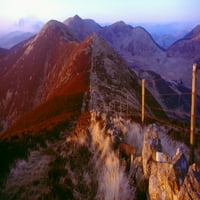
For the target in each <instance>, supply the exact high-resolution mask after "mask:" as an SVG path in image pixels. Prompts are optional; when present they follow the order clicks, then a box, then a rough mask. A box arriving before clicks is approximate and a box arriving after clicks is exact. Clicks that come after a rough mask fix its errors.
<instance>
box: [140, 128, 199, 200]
mask: <svg viewBox="0 0 200 200" xmlns="http://www.w3.org/2000/svg"><path fill="white" fill-rule="evenodd" d="M143 144H144V145H143V150H142V165H143V166H142V167H143V173H144V177H145V179H146V181H147V182H148V196H149V199H150V200H183V199H184V200H185V199H186V200H196V199H199V198H200V170H199V169H198V168H197V166H196V165H195V164H193V165H191V166H190V167H189V165H188V161H187V158H186V156H185V155H184V153H182V152H181V150H180V149H177V151H176V153H175V155H174V156H173V157H172V158H171V157H168V156H167V155H165V154H164V153H163V152H162V145H161V139H160V138H159V137H158V134H157V131H156V128H155V126H151V127H150V128H149V129H147V131H146V133H145V135H144V143H143Z"/></svg>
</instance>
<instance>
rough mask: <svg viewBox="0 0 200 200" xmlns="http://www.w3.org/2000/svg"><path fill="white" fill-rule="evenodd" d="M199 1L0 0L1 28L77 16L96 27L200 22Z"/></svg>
mask: <svg viewBox="0 0 200 200" xmlns="http://www.w3.org/2000/svg"><path fill="white" fill-rule="evenodd" d="M199 8H200V0H0V27H2V26H4V25H5V24H6V23H8V20H10V21H17V20H19V19H20V18H27V17H30V16H31V17H32V16H34V17H37V18H38V19H39V20H42V21H45V22H46V21H48V20H50V19H56V20H59V21H63V20H65V19H67V18H68V17H72V16H74V15H75V14H78V15H79V16H80V17H82V18H91V19H94V20H95V21H96V22H98V23H113V22H116V21H119V20H123V21H125V22H127V23H146V22H153V23H154V22H155V23H166V22H184V21H196V22H198V21H199V22H200V11H199Z"/></svg>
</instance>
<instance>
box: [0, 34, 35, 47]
mask: <svg viewBox="0 0 200 200" xmlns="http://www.w3.org/2000/svg"><path fill="white" fill-rule="evenodd" d="M33 35H35V34H34V33H30V32H21V31H14V32H11V33H8V34H6V35H3V36H1V37H0V47H2V48H5V49H10V48H11V47H13V46H15V45H16V44H18V43H20V42H22V41H24V40H27V39H29V38H31V37H32V36H33Z"/></svg>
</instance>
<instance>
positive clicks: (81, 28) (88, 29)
mask: <svg viewBox="0 0 200 200" xmlns="http://www.w3.org/2000/svg"><path fill="white" fill-rule="evenodd" d="M63 23H64V24H66V25H67V26H68V27H69V28H70V29H71V30H72V31H73V32H74V33H75V34H76V36H77V38H79V39H80V40H84V39H85V38H86V37H88V36H89V35H91V34H92V33H97V32H98V31H99V30H101V29H102V27H101V26H100V25H99V24H97V23H96V22H95V21H93V20H91V19H84V20H83V19H81V18H80V17H79V16H78V15H75V16H74V17H71V18H68V19H66V20H65V21H64V22H63Z"/></svg>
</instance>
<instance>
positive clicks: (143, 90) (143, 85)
mask: <svg viewBox="0 0 200 200" xmlns="http://www.w3.org/2000/svg"><path fill="white" fill-rule="evenodd" d="M144 105H145V79H142V113H141V117H142V124H143V123H144Z"/></svg>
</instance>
